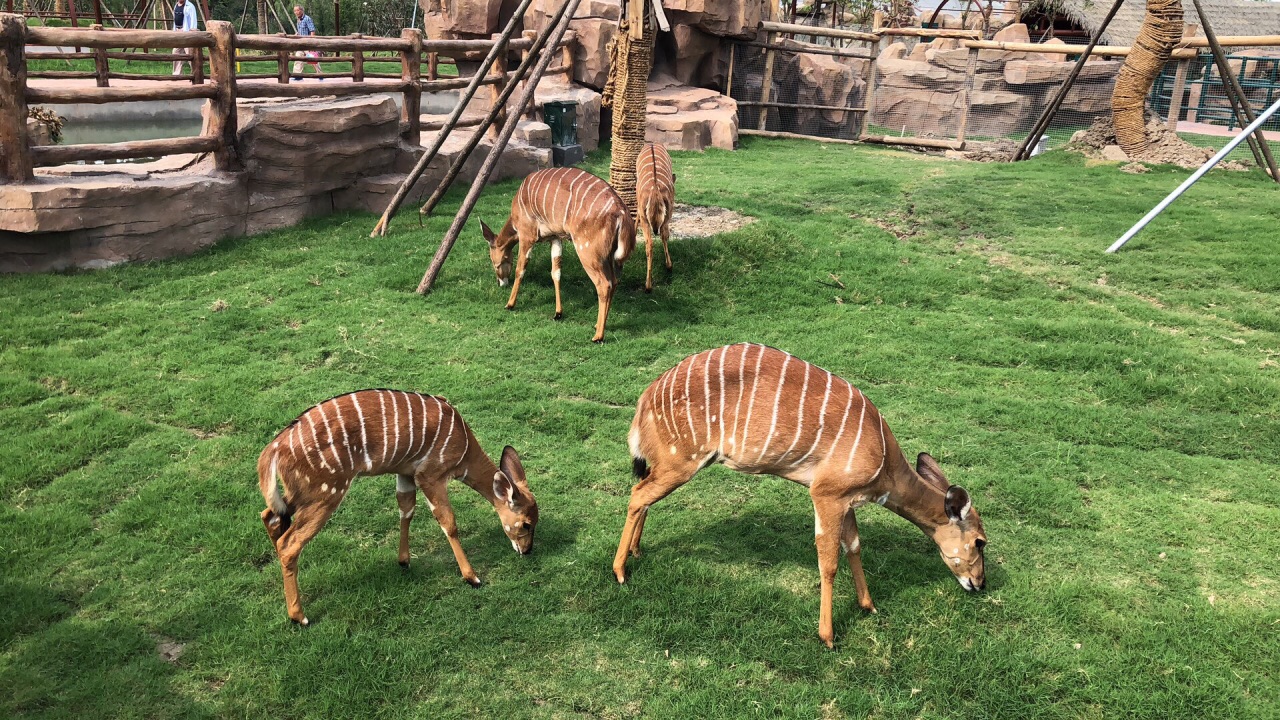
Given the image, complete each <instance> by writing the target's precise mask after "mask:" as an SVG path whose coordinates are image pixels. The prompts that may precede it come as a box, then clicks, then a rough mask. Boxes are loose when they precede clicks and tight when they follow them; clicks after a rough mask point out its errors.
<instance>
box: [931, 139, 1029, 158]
mask: <svg viewBox="0 0 1280 720" xmlns="http://www.w3.org/2000/svg"><path fill="white" fill-rule="evenodd" d="M1017 152H1018V143H1016V142H1014V141H1012V140H991V141H989V142H973V141H966V142H965V144H964V150H948V151H947V152H946V156H947V157H949V158H953V159H957V160H972V161H973V162H1011V161H1012V160H1013V156H1014V154H1015V153H1017Z"/></svg>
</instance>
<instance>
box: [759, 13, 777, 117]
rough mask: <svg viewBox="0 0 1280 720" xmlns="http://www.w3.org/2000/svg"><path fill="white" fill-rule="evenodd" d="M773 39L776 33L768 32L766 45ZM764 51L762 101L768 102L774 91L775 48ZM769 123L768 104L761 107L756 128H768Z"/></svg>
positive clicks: (771, 42) (761, 86) (770, 43)
mask: <svg viewBox="0 0 1280 720" xmlns="http://www.w3.org/2000/svg"><path fill="white" fill-rule="evenodd" d="M773 39H774V34H773V33H768V34H766V35H765V44H766V45H772V44H773ZM764 53H765V55H764V79H763V80H762V81H761V85H760V102H762V103H767V102H769V95H770V93H771V92H772V91H773V54H774V50H773V49H772V48H770V49H768V50H765V51H764ZM768 124H769V108H768V106H765V107H762V108H760V117H759V119H758V120H756V129H757V130H767V129H768V128H767V127H766V126H767V125H768Z"/></svg>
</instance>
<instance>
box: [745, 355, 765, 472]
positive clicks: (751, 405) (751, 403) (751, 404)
mask: <svg viewBox="0 0 1280 720" xmlns="http://www.w3.org/2000/svg"><path fill="white" fill-rule="evenodd" d="M767 349H768V348H766V347H765V346H764V345H761V346H760V354H759V355H757V356H756V371H755V374H754V375H752V378H751V396H750V398H749V399H748V400H747V419H746V422H744V423H742V452H747V449H748V445H747V435H748V434H749V433H750V432H751V411H752V410H753V409H755V406H756V387H757V386H758V385H759V384H760V361H762V360H764V353H765V350H767Z"/></svg>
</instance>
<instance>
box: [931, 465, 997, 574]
mask: <svg viewBox="0 0 1280 720" xmlns="http://www.w3.org/2000/svg"><path fill="white" fill-rule="evenodd" d="M916 473H918V474H919V475H920V477H921V478H923V479H924V480H925V482H927V483H929V484H930V485H933V486H934V487H936V488H938V489H939V490H942V491H943V492H944V493H945V495H944V496H943V501H942V507H943V511H944V512H945V513H946V517H947V522H945V523H943V524H940V525H938V526H937V527H936V528H935V529H934V531H933V535H932V537H933V541H934V542H935V543H937V545H938V553H939V554H940V555H942V561H943V562H944V563H946V565H947V569H948V570H950V571H951V574H952V575H955V576H956V580H957V581H959V583H960V586H961V587H963V588H964V589H965V590H969V591H975V590H981V589H982V588H983V586H984V585H986V583H987V579H986V569H985V562H984V558H983V548H985V547H986V546H987V534H986V532H985V531H984V530H983V529H982V518H980V517H978V511H977V509H975V508H974V507H973V500H972V499H971V498H970V497H969V493H968V492H966V491H965V489H964V488H962V487H960V486H959V485H952V484H951V483H950V482H949V481H948V480H947V476H946V475H944V474H943V473H942V468H940V467H938V463H937V461H936V460H934V459H933V457H931V456H930V455H929V454H928V453H920V456H919V457H917V458H916Z"/></svg>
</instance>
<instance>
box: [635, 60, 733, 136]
mask: <svg viewBox="0 0 1280 720" xmlns="http://www.w3.org/2000/svg"><path fill="white" fill-rule="evenodd" d="M737 105H738V104H737V103H736V102H734V100H733V99H732V98H729V97H727V96H724V95H721V94H720V93H718V92H715V91H714V90H704V89H702V88H691V87H688V86H687V85H682V84H680V83H679V82H677V81H676V80H674V79H673V78H670V77H657V78H653V79H651V80H650V81H649V108H648V124H647V126H646V128H645V140H646V141H647V142H656V143H661V144H662V145H664V146H665V147H667V148H668V149H670V150H698V151H701V150H705V149H707V148H709V147H714V148H719V149H721V150H732V149H734V146H735V145H736V144H737V139H738V108H737Z"/></svg>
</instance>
